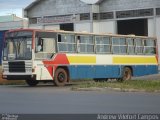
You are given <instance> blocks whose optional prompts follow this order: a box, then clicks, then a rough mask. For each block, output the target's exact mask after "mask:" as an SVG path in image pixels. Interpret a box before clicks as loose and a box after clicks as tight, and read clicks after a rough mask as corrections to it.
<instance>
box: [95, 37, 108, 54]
mask: <svg viewBox="0 0 160 120" xmlns="http://www.w3.org/2000/svg"><path fill="white" fill-rule="evenodd" d="M95 39H96V53H101V54H104V53H111V44H110V38H109V37H105V36H96V37H95Z"/></svg>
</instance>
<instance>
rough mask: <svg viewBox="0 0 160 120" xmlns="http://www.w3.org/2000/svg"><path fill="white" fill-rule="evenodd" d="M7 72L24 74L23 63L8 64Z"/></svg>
mask: <svg viewBox="0 0 160 120" xmlns="http://www.w3.org/2000/svg"><path fill="white" fill-rule="evenodd" d="M8 65H9V72H26V70H25V62H20V61H19V62H9V63H8Z"/></svg>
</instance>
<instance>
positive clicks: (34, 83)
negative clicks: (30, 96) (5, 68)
mask: <svg viewBox="0 0 160 120" xmlns="http://www.w3.org/2000/svg"><path fill="white" fill-rule="evenodd" d="M26 83H27V84H28V85H29V86H31V87H34V86H36V85H37V84H38V83H39V81H37V80H26Z"/></svg>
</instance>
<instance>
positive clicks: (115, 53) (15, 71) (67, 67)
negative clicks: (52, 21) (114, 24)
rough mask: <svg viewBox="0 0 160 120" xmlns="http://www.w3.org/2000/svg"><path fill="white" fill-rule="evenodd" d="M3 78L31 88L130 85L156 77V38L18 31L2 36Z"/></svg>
mask: <svg viewBox="0 0 160 120" xmlns="http://www.w3.org/2000/svg"><path fill="white" fill-rule="evenodd" d="M2 68H3V77H4V78H6V79H8V80H14V79H16V80H26V82H27V84H28V85H30V86H35V85H37V84H38V83H39V82H40V81H42V82H49V81H53V82H54V83H55V84H56V85H57V86H63V85H65V84H66V83H68V82H69V81H70V80H77V79H94V80H103V79H105V80H107V79H117V80H129V79H131V77H132V76H144V75H149V74H156V73H158V56H157V50H156V38H153V37H142V36H133V35H112V34H93V33H84V32H82V33H77V32H67V31H47V30H36V29H18V30H11V31H8V32H6V34H5V39H4V48H3V61H2Z"/></svg>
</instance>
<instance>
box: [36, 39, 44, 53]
mask: <svg viewBox="0 0 160 120" xmlns="http://www.w3.org/2000/svg"><path fill="white" fill-rule="evenodd" d="M37 46H38V48H37V49H38V50H37V51H38V52H40V51H43V39H42V38H38V45H37Z"/></svg>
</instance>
